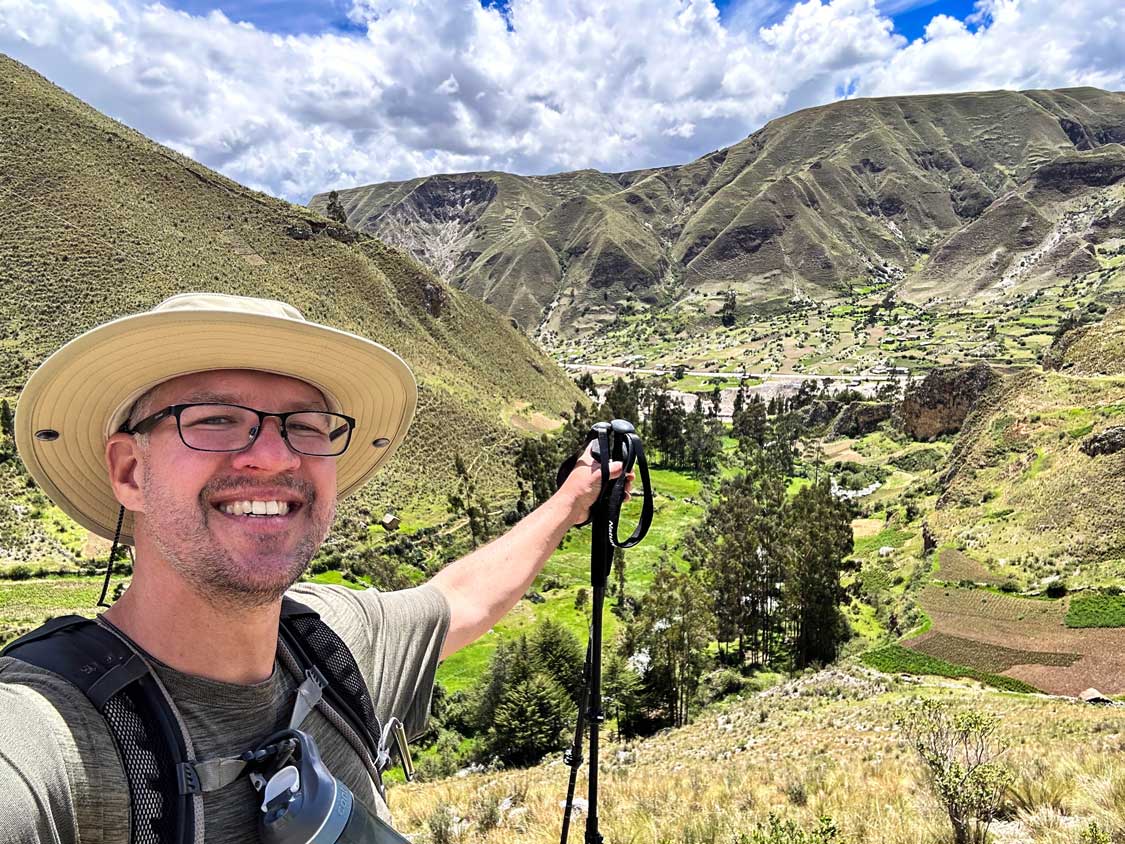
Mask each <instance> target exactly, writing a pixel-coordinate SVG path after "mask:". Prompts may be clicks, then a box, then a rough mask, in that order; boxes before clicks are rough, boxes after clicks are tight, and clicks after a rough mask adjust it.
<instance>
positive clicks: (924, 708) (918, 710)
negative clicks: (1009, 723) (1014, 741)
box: [898, 698, 1012, 844]
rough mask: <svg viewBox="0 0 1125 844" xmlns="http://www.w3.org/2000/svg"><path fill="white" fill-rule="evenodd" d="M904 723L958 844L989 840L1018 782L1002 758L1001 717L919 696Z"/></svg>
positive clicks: (982, 843) (907, 709) (904, 714)
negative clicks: (998, 733)
mask: <svg viewBox="0 0 1125 844" xmlns="http://www.w3.org/2000/svg"><path fill="white" fill-rule="evenodd" d="M898 724H899V726H900V727H901V728H902V730H903V733H904V734H905V736H906V738H907V740H908V741H909V743H910V744H911V746H912V747H913V748H914V749H915V750H916V751H917V752H918V755H919V756H920V757H921V759H922V762H923V763H924V764H925V766H926V770H927V773H928V774H929V779H930V784H931V786H932V787H933V790H934V793H935V794H936V795H937V797H938V799H939V800H940V801H941V802H942V804H943V805H944V806H945V809H946V812H947V813H948V815H949V822H950V823H951V824H952V826H953V839H954V841H955V842H956V844H985V842H987V841H988V827H989V826H990V825H991V824H992V821H993V819H994V818H995V817H996V815H997V811H998V810H999V808H1000V801H1001V799H1002V798H1003V796H1004V794H1005V792H1006V791H1007V789H1008V787H1009V785H1010V784H1011V782H1012V774H1011V772H1010V771H1009V770H1008V769H1006V768H1005V767H1003V766H1002V765H1001V764H1000V763H999V762H997V761H996V759H997V757H998V756H999V755H1000V754H1001V753H1003V752H1004V749H1005V748H1004V745H1003V744H1002V743H1001V742H999V741H998V739H997V737H996V729H997V727H998V726H999V719H998V718H996V717H995V716H992V715H986V714H984V713H981V712H976V711H974V710H967V711H960V712H957V711H953V710H951V709H949V707H948V705H946V704H943V703H941V702H938V701H935V700H926V699H920V698H915V699H914V700H913V701H912V702H911V703H910V704H908V705H907V706H906V707H905V708H904V709H903V710H902V712H901V713H900V716H899V718H898Z"/></svg>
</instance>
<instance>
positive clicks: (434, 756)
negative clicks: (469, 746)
mask: <svg viewBox="0 0 1125 844" xmlns="http://www.w3.org/2000/svg"><path fill="white" fill-rule="evenodd" d="M466 762H467V760H466V759H465V758H464V757H463V756H462V755H461V734H460V733H458V732H456V731H454V730H440V731H439V732H438V737H437V741H435V742H434V746H433V748H432V750H429V751H427V752H426V753H424V754H422V755H421V756H420V757H419V759H418V765H417V767H416V770H417V773H418V778H419V779H420V780H422V781H423V782H432V781H433V780H440V779H443V778H445V777H451V776H453V775H454V774H455V773H457V772H458V771H459V770H461V769H462V768H464V767H465V765H466Z"/></svg>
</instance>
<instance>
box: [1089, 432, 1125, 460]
mask: <svg viewBox="0 0 1125 844" xmlns="http://www.w3.org/2000/svg"><path fill="white" fill-rule="evenodd" d="M1079 448H1081V449H1082V452H1083V454H1088V455H1090V457H1097V456H1098V455H1099V454H1116V453H1117V452H1119V451H1121V450H1122V449H1125V425H1117V426H1116V427H1113V428H1106V429H1105V430H1104V431H1102V432H1101V433H1100V434H1092V435H1090V436H1088V437H1086V439H1084V440H1083V441H1082V445H1081V446H1079Z"/></svg>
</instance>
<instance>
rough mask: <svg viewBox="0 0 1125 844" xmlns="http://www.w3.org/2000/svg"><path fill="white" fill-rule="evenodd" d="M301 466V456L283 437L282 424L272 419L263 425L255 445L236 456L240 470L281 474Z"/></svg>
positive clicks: (235, 462) (235, 459) (235, 460)
mask: <svg viewBox="0 0 1125 844" xmlns="http://www.w3.org/2000/svg"><path fill="white" fill-rule="evenodd" d="M300 464H301V456H300V455H299V454H297V453H296V452H295V451H293V449H291V448H290V447H289V443H287V442H286V441H285V438H284V437H282V436H281V422H280V421H279V420H277V419H274V418H272V417H270V418H267V419H266V420H265V421H264V422H263V423H262V429H261V430H260V431H258V436H257V438H256V439H255V440H254V443H253V444H252V445H251V446H250V447H249V448H248V449H246V450H245V451H240V452H238V453H237V454H235V455H234V465H235V467H237V468H240V469H265V470H267V471H270V472H279V471H284V470H286V469H295V468H297V466H299V465H300Z"/></svg>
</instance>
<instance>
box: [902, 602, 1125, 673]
mask: <svg viewBox="0 0 1125 844" xmlns="http://www.w3.org/2000/svg"><path fill="white" fill-rule="evenodd" d="M1067 600H1068V599H1062V600H1058V601H1044V600H1036V599H1031V598H1018V597H1015V596H1012V595H1001V594H997V593H995V592H990V591H988V590H985V589H961V588H958V587H942V586H928V587H926V588H925V589H923V590H922V592H921V594H920V595H919V603H920V604H921V605H922V608H923V609H924V610H925V611H926V614H927V615H929V616H930V618H931V619H932V621H933V626H932V627H931V629H930V632H928V633H927V634H925V635H924V636H920V637H918V638H917V639H913V640H910V641H906V642H903V643H902V644H904V645H905V646H907V647H909V648H913V649H915V650H918V651H921V652H923V653H927V654H929V655H931V656H935V657H939V658H941V659H944V660H947V661H949V662H953V663H956V664H958V665H967V666H970V667H972V668H977V669H979V670H982V671H988V672H991V673H995V674H1004V675H1006V676H1009V677H1015V678H1016V679H1019V680H1023V681H1024V682H1025V683H1030V684H1031V685H1033V686H1035V687H1036V688H1040V689H1043V691H1046V692H1051V693H1053V694H1064V695H1078V694H1079V693H1080V692H1082V691H1084V690H1085V689H1088V688H1090V687H1094V688H1096V689H1098V690H1100V691H1101V692H1103V693H1104V694H1109V695H1119V694H1122V693H1125V629H1123V628H1107V629H1073V628H1068V627H1067V626H1066V624H1065V618H1066V611H1067Z"/></svg>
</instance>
